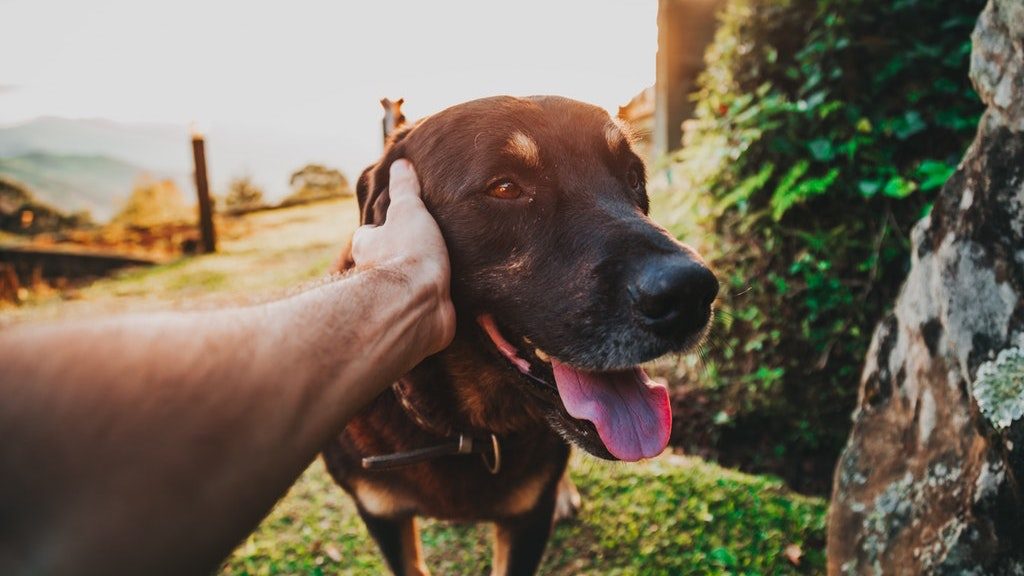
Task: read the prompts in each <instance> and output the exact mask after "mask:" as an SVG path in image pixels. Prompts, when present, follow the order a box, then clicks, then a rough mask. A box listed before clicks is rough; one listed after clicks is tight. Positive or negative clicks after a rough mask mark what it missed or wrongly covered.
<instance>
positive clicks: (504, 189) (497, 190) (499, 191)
mask: <svg viewBox="0 0 1024 576" xmlns="http://www.w3.org/2000/svg"><path fill="white" fill-rule="evenodd" d="M487 194H488V195H489V196H493V197H495V198H499V199H501V200H515V199H516V198H520V197H522V195H523V189H522V188H520V187H519V185H518V184H516V183H515V182H513V181H511V180H498V181H497V182H495V183H494V184H491V185H490V187H488V188H487Z"/></svg>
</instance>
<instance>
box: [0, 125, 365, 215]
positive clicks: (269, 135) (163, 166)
mask: <svg viewBox="0 0 1024 576" xmlns="http://www.w3.org/2000/svg"><path fill="white" fill-rule="evenodd" d="M207 132H208V133H207V134H206V157H207V171H208V173H209V177H210V182H211V186H212V187H213V192H214V193H215V194H220V195H223V194H224V193H225V191H226V190H227V187H228V183H229V182H230V181H231V180H232V179H234V178H238V177H241V176H248V177H249V178H250V179H251V180H252V181H253V182H254V183H255V184H256V185H257V186H259V187H260V188H262V189H263V190H264V192H265V196H266V198H267V200H269V201H276V200H280V199H282V198H284V197H285V195H287V194H288V192H289V191H290V189H289V184H288V182H289V178H290V177H291V174H292V172H294V171H296V170H298V169H299V168H301V167H303V166H305V165H306V164H310V163H317V164H324V165H326V166H330V167H339V165H341V167H343V168H345V169H346V171H347V172H349V174H347V176H349V177H350V179H352V178H351V176H352V174H351V173H352V172H353V170H357V169H361V168H362V167H364V166H365V165H366V164H367V163H369V162H370V161H371V160H373V159H372V158H367V159H365V160H359V159H358V158H357V157H356V156H353V154H352V152H351V151H350V150H349V148H350V147H351V143H350V141H351V139H352V137H351V135H350V134H347V133H346V132H345V130H344V127H342V126H338V128H337V130H328V131H326V132H327V133H329V136H324V135H323V134H319V135H317V134H308V133H288V132H283V131H281V130H279V129H274V128H267V127H257V126H235V125H220V124H218V125H216V126H211V127H209V129H208V131H207ZM375 135H376V134H375ZM36 154H45V155H49V156H61V157H67V156H88V157H106V158H110V159H115V160H117V161H119V162H122V163H125V164H128V165H131V166H137V167H139V169H143V170H148V171H151V172H154V173H157V174H162V175H167V176H169V177H172V178H174V179H175V180H176V181H179V186H181V185H182V183H184V184H185V185H186V187H183V188H182V190H188V189H189V188H188V186H190V184H189V182H190V178H191V174H192V170H193V167H192V148H191V145H190V144H189V128H188V126H186V125H183V124H182V125H176V124H142V123H128V122H114V121H111V120H105V119H100V118H89V119H72V118H58V117H42V118H36V119H34V120H30V121H27V122H22V123H19V124H15V125H11V126H0V159H2V158H7V159H10V158H13V157H19V156H24V155H36ZM345 159H349V165H344V160H345ZM353 166H355V167H357V168H353ZM65 174H70V172H65ZM27 183H28V184H30V185H32V184H33V183H32V182H27ZM33 187H35V186H33ZM129 192H130V188H129V189H126V190H124V192H122V193H121V195H122V196H127V194H128V193H129ZM40 196H44V197H45V195H44V194H43V193H42V191H40ZM108 210H109V209H108ZM99 214H100V213H99V212H97V216H99Z"/></svg>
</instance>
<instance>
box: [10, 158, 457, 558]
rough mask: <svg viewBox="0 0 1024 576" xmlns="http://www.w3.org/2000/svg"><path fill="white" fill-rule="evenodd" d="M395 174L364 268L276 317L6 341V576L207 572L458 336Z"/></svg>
mask: <svg viewBox="0 0 1024 576" xmlns="http://www.w3.org/2000/svg"><path fill="white" fill-rule="evenodd" d="M395 170H396V168H393V172H392V186H391V194H392V206H391V208H390V209H389V214H388V223H387V224H385V225H384V226H383V227H381V228H380V229H361V230H360V231H359V233H358V234H357V236H356V239H355V242H354V243H353V259H354V260H355V262H356V263H357V268H356V270H355V271H353V272H351V273H349V274H348V275H346V276H343V277H335V278H332V279H329V280H327V281H325V282H323V283H321V284H320V285H318V286H317V287H315V288H312V289H310V290H307V291H304V292H301V293H299V294H297V295H295V296H293V297H290V298H286V299H283V300H278V301H275V302H271V303H268V304H264V305H260V306H255V307H248V308H237V309H225V310H218V311H213V312H189V313H166V314H154V315H140V316H124V317H118V318H112V319H108V320H103V321H98V322H76V323H69V324H51V325H38V326H16V327H13V328H9V329H6V330H4V331H3V332H0V438H2V439H3V440H2V442H0V470H2V471H3V474H2V475H0V518H3V519H4V520H3V522H0V572H2V573H4V574H9V573H17V572H19V571H22V572H33V573H37V572H41V573H76V574H77V573H104V574H111V573H125V574H133V573H134V574H139V573H145V574H155V573H174V574H183V573H203V572H204V571H209V570H212V569H214V568H215V567H216V566H217V565H218V563H219V562H220V561H221V560H222V559H223V558H224V557H225V556H226V554H227V553H229V552H230V550H231V548H233V547H234V546H235V545H236V544H237V543H238V542H239V541H240V540H241V539H242V538H243V537H244V536H245V535H246V534H247V533H248V532H249V531H250V530H251V529H252V528H254V527H255V525H256V524H257V523H258V521H259V520H260V519H261V518H262V517H263V516H264V515H265V514H266V513H267V511H269V509H270V508H271V506H272V505H273V504H274V502H275V501H276V500H277V499H278V498H279V497H280V496H281V495H282V494H283V493H284V491H285V490H286V489H287V488H288V486H290V485H291V484H292V482H294V480H295V479H296V478H297V477H298V476H299V475H300V474H301V473H302V471H303V470H304V469H305V468H306V466H308V464H309V462H310V461H311V460H312V459H313V458H314V457H315V455H316V454H317V452H318V451H319V449H320V448H321V447H322V446H323V445H324V444H325V443H326V442H327V441H328V440H329V439H330V438H331V437H332V436H333V435H335V434H337V433H338V432H339V431H340V430H341V428H343V427H344V424H345V422H346V421H347V420H348V419H349V418H350V417H351V416H352V415H353V414H354V413H355V412H356V411H358V410H359V409H360V408H361V407H362V406H363V405H365V403H366V402H368V401H369V400H370V399H372V398H373V397H374V396H375V395H376V394H378V393H379V392H380V391H381V390H382V389H383V388H385V387H386V386H387V385H388V384H390V383H391V382H393V381H394V380H396V379H397V378H398V377H400V376H401V375H402V374H404V373H405V372H406V371H408V370H409V369H410V368H412V366H414V365H415V364H416V363H418V362H419V361H420V360H421V359H422V358H424V357H425V356H427V355H429V354H431V353H434V352H437V351H438V350H440V349H442V348H444V347H445V346H446V345H447V344H448V342H449V341H450V340H451V338H452V335H453V332H454V313H453V311H452V308H451V302H450V301H449V299H448V262H447V254H446V253H445V252H444V244H443V240H441V238H440V233H439V231H438V230H437V227H436V224H435V223H434V222H433V220H432V219H430V216H429V214H427V213H426V211H425V209H423V207H422V202H420V200H419V198H418V196H417V193H418V185H417V184H416V180H415V174H413V173H411V171H403V167H402V166H399V167H397V172H396V171H395Z"/></svg>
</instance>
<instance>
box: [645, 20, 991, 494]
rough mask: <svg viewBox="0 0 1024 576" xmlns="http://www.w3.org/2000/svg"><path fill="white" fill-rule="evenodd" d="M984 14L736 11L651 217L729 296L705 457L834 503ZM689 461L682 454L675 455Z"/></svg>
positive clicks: (708, 362) (951, 152)
mask: <svg viewBox="0 0 1024 576" xmlns="http://www.w3.org/2000/svg"><path fill="white" fill-rule="evenodd" d="M982 7H983V2H982V1H981V0H951V1H948V2H941V3H939V2H931V1H928V0H896V1H895V2H894V1H892V0H818V1H811V0H790V1H788V2H779V1H777V0H774V1H773V0H735V1H733V2H729V3H728V4H727V8H726V9H725V12H724V14H723V15H722V24H721V27H720V29H719V31H718V33H717V35H716V38H715V41H714V42H713V44H712V45H711V46H710V47H709V49H708V52H707V54H706V59H707V69H706V71H705V72H704V74H703V75H702V78H701V80H700V87H699V91H698V93H697V95H696V98H697V100H698V105H697V112H696V118H695V119H694V120H693V121H691V122H689V123H688V125H687V127H686V130H685V136H684V147H683V149H682V151H681V152H680V153H679V155H678V156H677V157H676V158H674V159H673V162H674V164H673V165H672V166H671V171H670V174H671V175H672V177H673V178H672V180H673V182H674V184H673V186H672V191H671V192H670V193H669V194H668V195H663V196H662V197H660V198H657V199H656V206H657V207H658V209H659V210H660V211H661V212H662V219H663V220H664V219H667V220H668V221H669V222H670V223H671V224H670V226H671V227H672V228H673V230H674V231H675V232H676V233H677V234H680V235H682V234H686V235H693V236H696V237H698V238H700V239H701V240H700V242H701V243H702V245H701V248H702V250H703V252H704V254H705V255H706V256H708V257H709V260H710V261H711V262H712V263H713V265H714V266H715V268H716V269H717V270H718V273H719V275H720V278H721V280H723V290H722V292H723V294H722V310H723V313H722V314H721V315H720V318H719V319H720V320H721V322H719V325H718V326H717V327H716V335H715V336H714V337H713V338H712V340H711V341H710V342H709V344H708V348H707V349H706V350H705V353H704V363H703V370H699V371H698V372H700V374H701V375H700V382H701V387H702V392H701V393H702V394H703V395H704V396H706V397H707V398H705V399H704V400H705V401H708V403H709V404H708V405H709V406H711V408H710V414H709V415H708V416H707V418H708V420H709V425H714V426H715V431H716V433H715V434H714V435H713V436H712V438H713V439H712V440H711V442H712V444H713V446H711V447H710V448H711V450H712V453H718V454H719V455H720V456H721V458H722V459H723V460H724V461H726V462H730V463H740V464H741V465H743V467H745V468H747V469H753V470H770V471H774V472H777V473H779V474H781V475H783V476H784V477H786V478H787V479H788V480H790V481H791V482H792V483H793V484H794V485H796V486H797V487H800V488H805V489H812V490H822V491H823V490H825V489H827V487H828V482H829V476H830V474H831V470H832V466H833V463H834V461H835V458H836V456H837V455H838V452H839V450H840V449H841V447H842V445H843V443H844V441H845V438H846V436H847V433H848V430H849V426H850V412H851V410H852V408H853V406H854V400H855V395H856V386H857V380H858V376H859V373H860V368H861V363H862V362H863V359H864V356H865V353H866V351H867V346H868V343H869V339H870V336H871V333H872V330H873V328H874V325H875V324H876V322H877V321H878V319H879V318H880V317H881V315H882V314H883V312H884V311H885V309H886V307H887V306H889V305H890V304H891V302H892V300H893V299H894V296H895V293H896V291H897V290H898V288H899V285H900V284H901V282H902V280H903V278H904V276H905V274H906V271H907V268H908V264H909V254H908V251H909V233H910V229H911V227H912V226H913V224H914V222H915V221H916V220H918V219H919V218H920V217H921V216H922V215H924V214H926V213H927V211H928V210H929V209H930V207H931V202H932V200H933V198H934V195H935V193H936V192H937V190H938V189H939V188H940V187H941V185H942V184H943V182H944V181H945V180H946V178H947V177H948V176H949V175H950V174H951V173H952V172H953V170H954V168H955V166H956V164H957V162H958V161H959V158H960V156H961V155H962V153H963V151H964V149H965V148H966V146H967V144H968V143H969V141H970V139H971V137H972V136H973V133H974V129H975V126H976V125H977V121H978V118H979V114H980V112H981V105H980V103H979V101H978V99H977V97H976V96H975V94H974V92H973V91H972V89H971V87H970V83H969V81H968V77H967V69H968V59H969V55H970V48H971V45H970V33H971V29H972V27H973V24H974V21H975V19H976V17H977V15H978V13H979V12H980V10H981V8H982ZM678 440H680V442H681V443H683V444H686V439H685V438H682V439H678Z"/></svg>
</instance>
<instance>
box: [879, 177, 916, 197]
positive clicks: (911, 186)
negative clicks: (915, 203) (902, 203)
mask: <svg viewBox="0 0 1024 576" xmlns="http://www.w3.org/2000/svg"><path fill="white" fill-rule="evenodd" d="M914 190H917V184H916V183H915V182H913V181H911V180H907V179H906V178H903V177H902V176H893V177H892V178H889V181H888V182H886V183H885V188H883V189H882V193H883V194H885V195H886V196H888V197H890V198H906V197H907V196H910V195H911V194H913V193H914Z"/></svg>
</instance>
